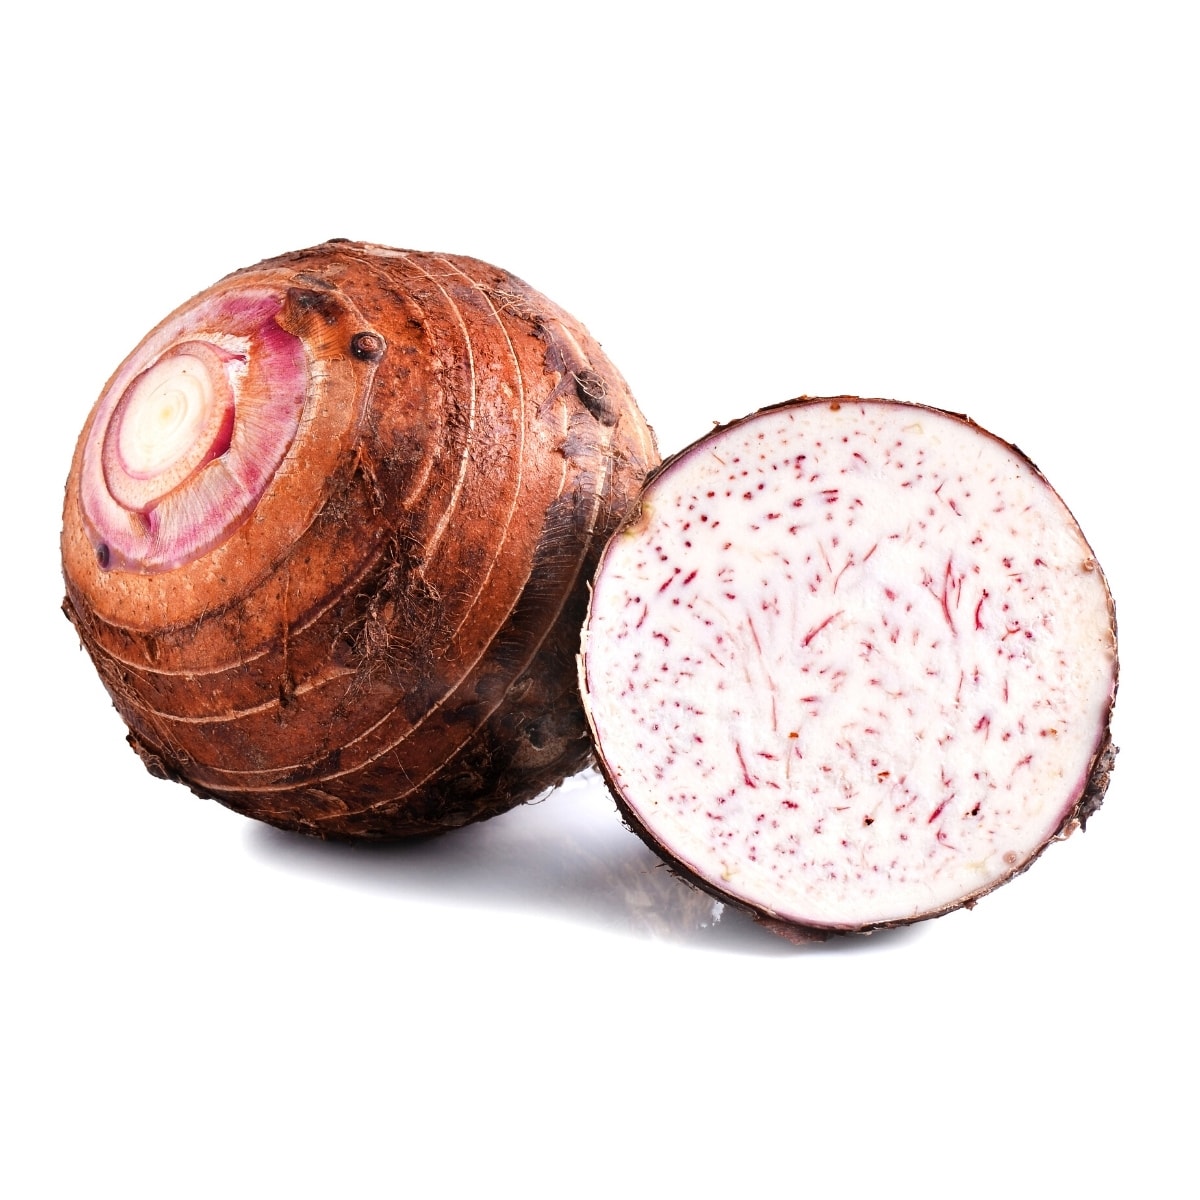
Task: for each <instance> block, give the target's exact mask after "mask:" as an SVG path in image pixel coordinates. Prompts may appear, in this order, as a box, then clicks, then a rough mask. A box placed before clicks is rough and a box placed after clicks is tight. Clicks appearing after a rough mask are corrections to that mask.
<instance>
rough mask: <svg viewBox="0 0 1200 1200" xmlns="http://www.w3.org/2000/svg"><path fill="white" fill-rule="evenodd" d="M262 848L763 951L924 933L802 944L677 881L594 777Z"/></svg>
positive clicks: (343, 878) (437, 893)
mask: <svg viewBox="0 0 1200 1200" xmlns="http://www.w3.org/2000/svg"><path fill="white" fill-rule="evenodd" d="M250 845H251V849H252V851H253V852H254V853H255V854H256V855H258V856H259V857H261V858H264V859H266V860H269V861H270V862H271V863H272V864H273V865H276V866H283V867H285V868H287V869H289V870H299V871H302V872H304V873H308V874H319V875H324V876H327V877H334V878H336V879H337V880H338V881H339V882H341V883H347V884H351V885H354V886H366V887H370V888H379V889H383V890H386V891H388V892H391V893H397V892H399V893H406V894H411V895H414V896H420V897H422V898H428V899H431V900H438V899H442V900H446V901H450V902H452V903H455V904H457V905H464V906H468V907H473V906H480V907H486V908H487V909H488V910H489V911H494V910H495V909H497V908H505V909H508V910H518V911H521V910H524V911H530V912H532V911H536V912H537V913H539V914H540V915H544V916H552V917H556V918H560V919H567V920H571V921H576V922H579V923H581V924H586V925H590V926H593V927H597V928H601V929H606V930H609V931H611V932H616V933H624V934H628V935H632V936H635V937H642V938H650V939H654V940H659V941H667V942H672V943H676V944H688V945H695V946H701V947H704V948H709V949H714V950H718V949H719V950H722V951H725V952H734V953H742V954H754V955H767V956H775V955H793V954H796V953H798V952H802V951H808V952H810V953H811V952H814V951H836V952H838V953H855V952H859V953H861V952H871V951H878V950H883V949H886V948H895V947H898V946H899V944H901V943H903V942H907V941H909V940H911V939H912V938H914V937H917V936H919V931H918V930H917V929H915V928H912V927H910V928H905V929H898V930H888V931H883V932H880V933H877V934H874V935H872V936H870V937H835V938H832V939H830V940H829V941H826V942H814V943H810V944H807V945H802V946H796V945H793V944H791V943H790V942H788V941H786V940H785V939H784V938H782V937H780V936H778V935H776V934H774V933H771V932H770V931H768V930H767V929H765V928H763V927H762V926H761V925H759V924H758V923H757V922H755V921H754V919H753V918H751V917H749V916H748V915H746V914H745V913H742V912H740V911H738V910H736V909H733V908H730V907H728V906H726V905H723V904H721V903H720V902H718V901H716V900H714V899H712V897H710V896H707V895H705V894H704V893H703V892H700V891H699V890H697V889H696V888H693V887H691V886H690V885H688V884H686V883H683V882H682V881H681V880H679V879H677V878H676V877H675V876H674V875H673V874H672V873H671V872H670V870H668V868H667V867H666V866H664V865H663V863H662V862H661V861H660V860H659V859H658V858H657V856H656V855H654V854H653V853H652V852H651V851H650V850H649V849H647V847H646V846H644V845H643V844H642V842H641V841H640V840H639V839H638V838H637V837H636V836H635V835H634V834H632V833H631V832H630V831H629V830H628V829H626V828H625V826H624V825H623V824H622V822H621V820H620V818H619V817H618V815H617V812H616V808H615V805H614V804H613V801H612V799H611V797H610V796H609V795H608V792H607V790H606V788H605V786H604V784H603V782H602V781H601V780H600V778H599V776H598V775H597V774H596V773H595V772H593V771H587V772H584V773H583V774H582V775H580V776H576V777H575V778H574V779H570V780H567V782H566V783H564V784H563V785H562V787H560V788H558V789H557V790H555V791H553V792H551V793H549V794H548V795H547V796H546V797H544V798H543V799H541V800H538V801H536V802H534V803H533V804H527V805H524V806H522V807H519V808H516V809H514V810H513V811H512V812H509V813H505V814H503V815H502V816H499V817H494V818H492V819H491V820H489V821H484V822H481V823H480V824H478V825H471V826H467V827H466V828H464V829H460V830H455V831H453V832H451V833H447V834H443V835H439V836H436V837H430V838H421V839H413V840H408V841H403V842H391V843H362V844H347V843H339V842H322V841H320V840H316V839H311V838H307V837H303V836H301V835H297V834H290V833H284V832H281V831H279V830H276V829H272V828H271V827H269V826H265V825H258V824H254V825H253V826H252V827H251V841H250Z"/></svg>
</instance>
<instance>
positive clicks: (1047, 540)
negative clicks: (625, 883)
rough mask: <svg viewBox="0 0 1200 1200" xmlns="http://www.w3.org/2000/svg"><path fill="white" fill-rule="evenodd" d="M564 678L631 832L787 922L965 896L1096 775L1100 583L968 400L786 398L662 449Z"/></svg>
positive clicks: (1106, 615)
mask: <svg viewBox="0 0 1200 1200" xmlns="http://www.w3.org/2000/svg"><path fill="white" fill-rule="evenodd" d="M580 678H581V686H582V689H583V695H584V704H585V708H586V710H587V713H588V719H589V722H590V725H591V729H592V733H593V737H594V740H595V743H596V747H597V756H598V759H599V761H600V765H601V768H602V770H603V771H604V773H605V775H606V777H607V779H608V781H609V784H610V786H611V787H612V789H613V791H614V793H615V796H616V799H617V802H618V805H619V806H620V808H621V810H622V813H623V815H624V816H625V818H626V820H627V821H628V822H629V823H630V825H631V827H632V828H633V829H634V830H635V831H636V832H637V833H639V834H640V836H641V837H642V838H643V839H644V840H645V841H646V842H647V843H648V844H649V845H650V846H651V847H652V848H654V849H655V850H657V851H658V852H659V853H660V854H661V855H662V856H663V857H664V858H665V859H666V861H667V862H668V863H669V864H670V865H671V866H672V867H673V868H674V869H675V870H676V871H677V872H678V873H680V874H681V875H683V876H684V877H685V878H687V879H688V880H690V881H692V882H693V883H695V884H698V885H699V886H700V887H702V888H704V889H705V890H706V891H708V892H710V893H711V894H713V895H715V896H717V897H719V898H721V899H722V900H725V901H729V902H732V903H734V904H736V905H739V906H741V907H743V908H746V909H749V910H750V911H752V912H753V913H754V914H756V915H757V916H758V917H759V918H760V919H761V920H763V921H765V922H767V923H768V924H771V925H773V926H774V927H776V928H777V929H780V930H781V931H788V932H795V933H798V934H799V933H801V932H802V931H805V930H808V931H817V932H818V933H821V934H827V933H829V932H832V931H868V930H871V929H875V928H879V927H883V926H891V925H898V924H905V923H908V922H912V921H918V920H922V919H924V918H927V917H933V916H938V915H941V914H943V913H946V912H949V911H950V910H952V909H956V908H959V907H961V906H963V905H967V906H970V905H971V904H973V902H974V901H975V900H977V899H978V898H979V897H980V896H982V895H983V894H984V893H986V892H989V891H991V890H992V889H993V888H995V887H997V886H998V885H999V884H1002V883H1004V882H1005V881H1007V880H1009V879H1011V878H1012V877H1013V876H1014V875H1016V874H1018V873H1020V872H1021V871H1023V870H1024V869H1025V868H1026V867H1028V866H1029V865H1030V863H1031V862H1032V861H1033V860H1034V859H1035V858H1037V856H1038V855H1039V854H1040V853H1041V852H1042V850H1043V849H1044V848H1045V847H1046V845H1047V844H1048V843H1049V842H1051V841H1052V840H1054V839H1056V838H1059V837H1062V836H1065V835H1066V834H1069V833H1070V832H1072V831H1073V830H1074V829H1075V828H1076V826H1080V825H1083V824H1084V822H1085V821H1086V820H1087V818H1088V817H1089V816H1090V815H1091V814H1092V813H1093V812H1094V811H1095V809H1096V808H1097V807H1098V806H1099V804H1100V801H1101V798H1102V796H1103V793H1104V789H1105V787H1106V786H1107V783H1108V772H1109V770H1110V769H1111V766H1112V760H1113V754H1114V751H1113V747H1112V745H1111V741H1110V737H1109V719H1110V715H1111V711H1112V705H1113V699H1114V696H1115V693H1116V686H1117V653H1116V627H1115V619H1114V614H1113V608H1112V601H1111V598H1110V596H1109V592H1108V587H1107V584H1106V582H1105V578H1104V575H1103V573H1102V572H1101V570H1100V568H1099V566H1098V564H1097V562H1096V560H1095V558H1094V556H1093V554H1092V552H1091V550H1090V548H1089V546H1088V543H1087V542H1086V541H1085V540H1084V536H1083V534H1082V532H1081V531H1080V529H1079V527H1078V525H1077V524H1076V522H1075V520H1074V518H1073V517H1072V515H1071V513H1070V512H1069V511H1068V510H1067V508H1066V506H1065V505H1064V504H1063V502H1062V501H1061V500H1060V499H1059V497H1058V495H1057V494H1056V493H1055V492H1054V490H1053V489H1052V488H1051V487H1050V485H1049V484H1048V483H1047V481H1046V480H1045V478H1044V477H1043V476H1042V475H1041V473H1040V472H1039V471H1038V470H1037V468H1036V467H1034V466H1033V464H1032V463H1031V462H1030V461H1029V460H1028V459H1027V458H1026V457H1025V456H1024V455H1023V454H1022V453H1021V452H1020V451H1019V450H1017V449H1016V448H1015V447H1013V446H1010V445H1008V444H1006V443H1005V442H1003V441H1001V440H1000V439H998V438H996V437H994V436H993V435H991V434H989V433H987V432H986V431H985V430H983V429H981V428H980V427H979V426H977V425H975V424H974V423H973V422H971V421H970V420H968V419H967V418H966V417H961V416H957V415H955V414H951V413H945V412H941V411H938V410H935V409H930V408H924V407H918V406H914V405H908V404H901V403H897V402H894V401H887V400H860V399H856V398H853V397H839V398H836V399H820V400H814V399H802V400H797V401H793V402H791V403H788V404H784V405H780V406H777V407H774V408H769V409H765V410H763V411H761V412H759V413H756V414H754V415H753V416H750V417H747V418H746V419H744V420H742V421H738V422H736V423H734V424H732V425H729V426H725V427H723V428H719V429H717V430H714V431H713V432H712V433H711V434H709V435H708V436H707V437H705V438H703V439H701V440H700V441H699V442H697V443H696V444H695V445H693V446H691V447H689V448H688V449H687V450H684V451H683V452H682V453H681V454H678V455H676V456H675V457H673V458H672V459H670V460H669V461H668V462H667V463H665V464H664V465H663V466H662V468H661V469H660V470H659V471H658V472H657V473H656V474H655V475H653V477H652V478H651V480H650V482H649V483H648V484H647V486H646V488H645V490H644V491H643V494H642V499H641V504H640V508H639V509H636V510H635V511H634V512H633V513H632V514H631V515H630V516H629V517H628V518H627V520H626V522H625V524H624V525H623V527H622V528H621V530H620V531H619V532H618V533H617V534H616V535H615V536H614V537H613V539H612V540H611V542H610V543H609V546H608V548H607V549H606V551H605V553H604V556H603V558H602V560H601V564H600V567H599V570H598V573H597V576H596V579H595V583H594V587H593V595H592V600H591V608H590V611H589V615H588V620H587V623H586V625H585V629H584V638H583V653H582V656H581V660H580Z"/></svg>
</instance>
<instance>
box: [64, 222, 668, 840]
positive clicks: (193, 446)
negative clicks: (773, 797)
mask: <svg viewBox="0 0 1200 1200" xmlns="http://www.w3.org/2000/svg"><path fill="white" fill-rule="evenodd" d="M657 457H658V456H657V452H656V450H655V446H654V441H653V437H652V434H651V432H650V430H649V428H648V426H647V425H646V424H645V422H644V420H643V419H642V417H641V414H640V413H639V412H638V409H637V407H636V405H635V403H634V401H633V399H632V398H631V396H630V394H629V391H628V389H627V387H626V385H625V383H624V381H623V380H622V379H621V377H620V375H619V374H618V373H617V372H616V370H615V369H614V368H613V366H612V364H611V363H609V361H608V360H607V359H606V358H605V356H604V355H603V353H602V352H601V350H600V348H599V346H598V345H597V343H596V342H595V341H594V340H593V339H592V338H591V337H590V336H589V335H588V333H587V332H586V331H585V330H584V329H583V328H582V326H580V325H579V324H578V323H577V322H576V321H575V320H574V319H573V318H571V317H570V316H569V315H568V314H566V313H565V312H563V311H562V310H561V309H559V308H557V307H556V306H555V305H553V304H552V303H550V302H549V301H548V300H546V299H545V298H544V297H543V296H541V295H539V294H538V293H537V292H535V291H533V290H532V289H531V288H529V287H528V286H527V285H526V284H524V283H522V282H521V281H520V280H518V279H515V278H514V277H513V276H511V275H508V274H507V273H505V272H504V271H501V270H498V269H496V268H495V267H491V266H488V265H486V264H485V263H481V262H477V261H475V260H473V259H468V258H459V257H452V256H445V255H435V254H422V253H414V252H407V251H400V250H391V249H387V248H385V247H381V246H374V245H366V244H361V243H352V242H347V241H334V242H330V243H327V244H325V245H322V246H318V247H315V248H313V249H310V250H304V251H301V252H298V253H295V254H288V255H284V256H282V257H280V258H276V259H272V260H269V261H267V262H263V263H260V264H259V265H258V266H255V267H252V268H249V269H246V270H242V271H238V272H237V273H235V274H233V275H231V276H229V277H228V278H226V279H224V280H222V281H221V282H220V283H218V284H216V285H215V286H214V287H212V288H210V289H208V290H207V291H205V292H203V293H202V294H201V295H199V296H197V297H196V298H195V299H193V300H191V301H189V302H188V303H187V304H185V305H183V306H182V307H181V308H180V309H178V310H177V311H176V312H175V313H173V314H172V315H171V316H170V317H168V318H167V319H166V320H165V321H164V322H163V323H162V324H160V325H159V326H158V327H157V328H156V329H155V330H154V331H152V332H151V333H150V334H149V335H148V336H147V337H146V339H145V340H144V341H143V342H142V343H141V345H139V346H138V348H137V349H136V350H134V352H133V353H132V354H131V355H130V356H129V358H127V359H126V360H125V362H124V363H123V364H122V365H121V367H120V368H118V370H117V372H116V374H115V375H114V376H113V378H112V379H111V380H110V381H109V383H108V385H107V386H106V388H105V389H104V391H103V393H102V394H101V397H100V399H99V401H98V402H97V404H96V406H95V408H94V409H93V412H92V415H91V417H90V419H89V421H88V423H87V426H86V428H85V429H84V431H83V434H82V435H81V438H80V440H79V444H78V447H77V450H76V454H75V459H74V463H73V465H72V468H71V473H70V477H69V479H68V482H67V490H66V502H65V508H64V518H63V535H62V554H63V571H64V576H65V579H66V588H67V596H66V601H65V606H64V607H65V610H66V613H67V615H68V616H69V617H70V619H71V620H72V621H73V623H74V625H75V627H76V629H77V631H78V633H79V636H80V638H81V640H82V642H83V644H84V646H85V647H86V648H87V650H88V652H89V654H90V655H91V657H92V659H93V661H94V662H95V665H96V668H97V670H98V671H99V673H100V675H101V677H102V679H103V681H104V683H105V686H106V687H107V689H108V691H109V693H110V694H111V696H112V698H113V701H114V703H115V705H116V707H117V709H118V710H119V712H120V713H121V716H122V717H123V718H124V719H125V721H126V723H127V724H128V726H129V741H130V743H131V744H132V745H133V747H134V749H135V750H136V751H137V752H138V753H139V754H140V755H141V757H142V759H143V761H144V762H145V764H146V766H147V767H148V769H149V770H150V771H151V772H152V773H154V774H156V775H159V776H163V777H165V778H169V779H174V780H178V781H180V782H184V783H186V784H188V785H189V786H190V787H191V788H192V790H193V791H195V792H197V793H198V794H200V795H202V796H208V797H212V798H215V799H217V800H219V801H220V802H221V803H223V804H226V805H228V806H229V807H230V808H233V809H236V810H237V811H238V812H241V813H245V814H246V815H248V816H252V817H257V818H259V819H261V820H264V821H268V822H270V823H271V824H273V825H277V826H281V827H283V828H287V829H296V830H302V831H304V832H307V833H313V834H317V835H320V836H334V837H363V838H381V837H398V836H404V835H411V834H423V833H430V832H437V831H440V830H443V829H447V828H452V827H454V826H459V825H462V824H465V823H466V822H469V821H473V820H477V819H479V818H483V817H488V816H491V815H493V814H495V813H498V812H502V811H504V810H506V809H508V808H510V807H511V806H513V805H515V804H518V803H520V802H522V801H525V800H528V799H530V798H532V797H533V796H534V795H536V794H537V793H539V792H540V791H542V790H544V789H545V788H547V787H550V786H552V785H554V784H557V783H558V782H560V781H561V780H562V779H563V778H564V777H566V776H567V775H569V774H571V773H573V772H575V771H576V770H578V769H579V768H580V767H582V766H583V765H584V764H585V763H586V762H587V761H588V760H589V757H590V747H589V742H588V738H587V731H586V725H585V722H584V718H583V715H582V710H581V707H580V703H579V697H578V692H577V688H576V683H575V675H574V665H573V656H574V652H575V649H576V646H577V641H578V630H579V626H580V623H581V621H582V618H583V614H584V608H585V604H586V586H587V580H588V578H589V577H590V575H591V572H592V569H593V567H594V564H595V561H596V558H597V556H598V554H599V551H600V548H601V546H602V545H603V543H604V540H605V538H606V537H607V535H608V533H609V532H610V531H611V530H612V529H613V528H614V527H615V526H616V524H617V523H618V521H619V520H620V518H621V517H622V515H623V514H624V512H625V510H626V509H627V507H628V506H629V504H630V503H631V501H632V499H633V498H634V497H635V496H636V494H637V490H638V487H639V485H640V484H641V482H642V479H643V477H644V475H645V474H646V472H647V470H648V469H649V468H650V467H651V466H653V465H654V464H655V463H656V462H657Z"/></svg>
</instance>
